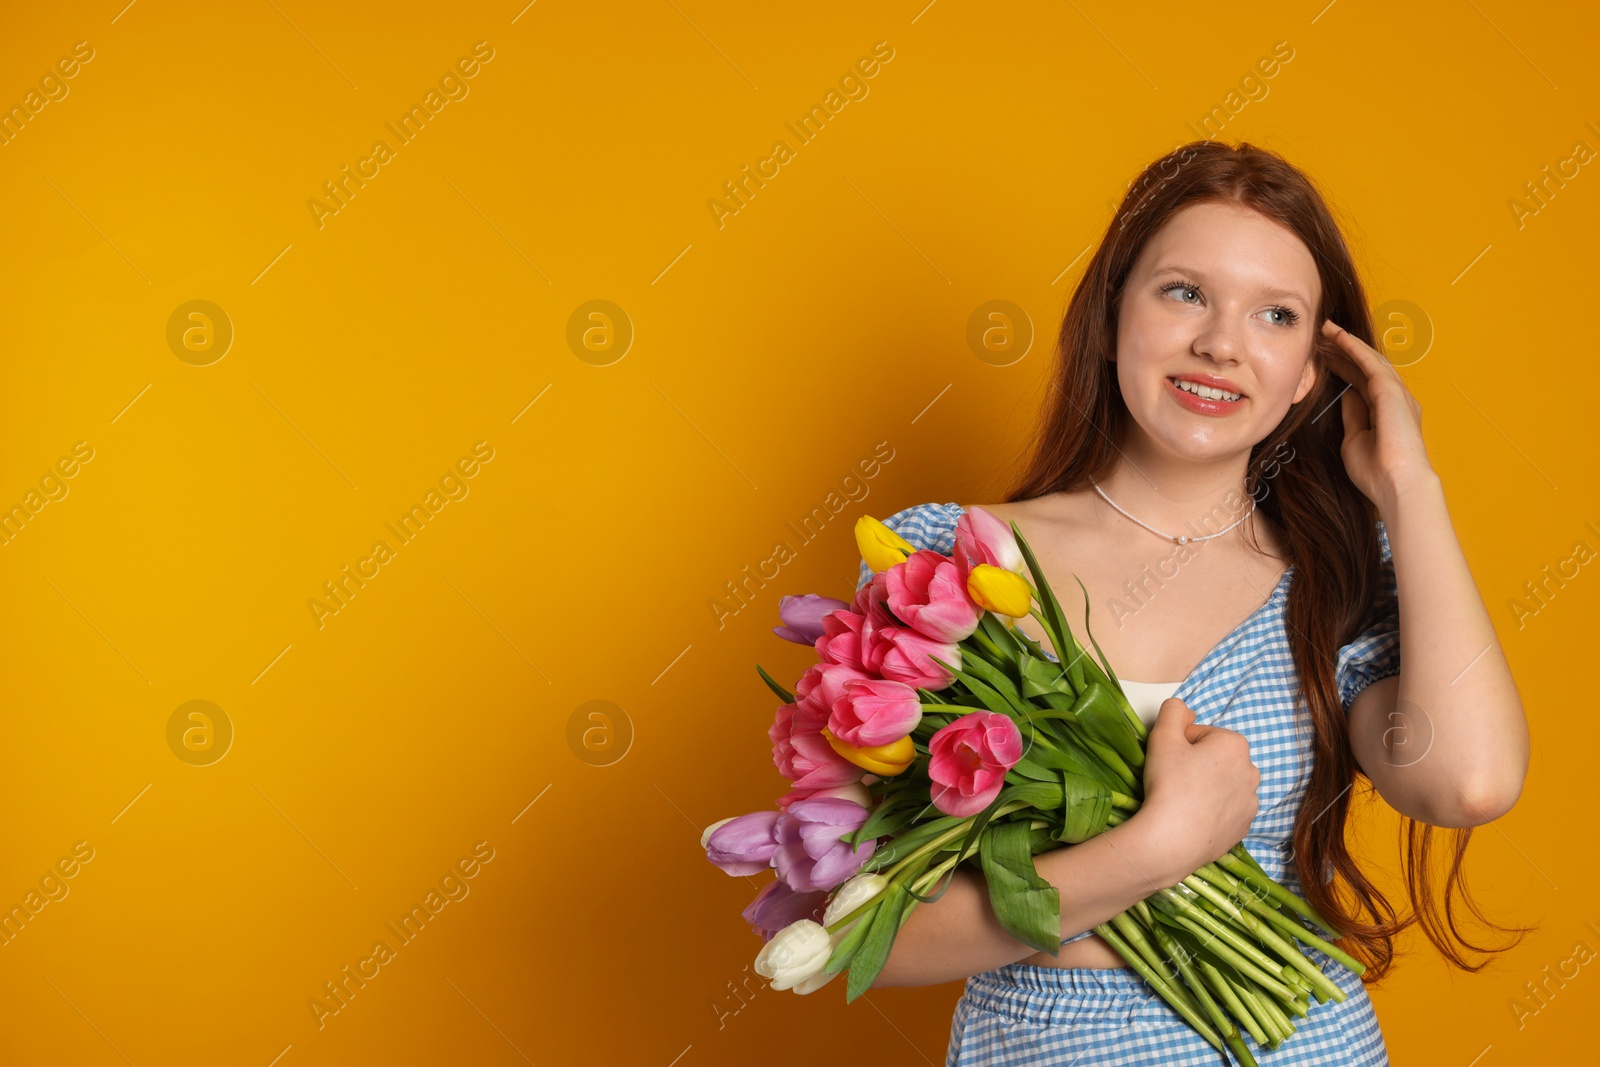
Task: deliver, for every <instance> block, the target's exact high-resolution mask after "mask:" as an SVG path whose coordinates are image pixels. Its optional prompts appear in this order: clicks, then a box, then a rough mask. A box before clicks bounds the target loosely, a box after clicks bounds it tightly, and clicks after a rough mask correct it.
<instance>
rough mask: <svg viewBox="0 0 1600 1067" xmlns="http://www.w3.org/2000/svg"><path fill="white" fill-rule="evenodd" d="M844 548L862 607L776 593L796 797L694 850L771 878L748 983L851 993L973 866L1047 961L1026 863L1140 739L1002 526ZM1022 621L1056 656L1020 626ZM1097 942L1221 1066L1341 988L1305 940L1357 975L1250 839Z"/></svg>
mask: <svg viewBox="0 0 1600 1067" xmlns="http://www.w3.org/2000/svg"><path fill="white" fill-rule="evenodd" d="M856 541H857V544H858V546H859V547H860V550H861V555H862V558H863V559H864V560H865V561H866V562H867V565H868V566H869V567H870V568H871V570H872V571H873V572H874V574H873V577H872V580H871V581H870V582H868V583H867V584H866V585H864V586H862V587H861V589H860V590H859V592H858V593H857V594H856V597H855V601H854V603H851V604H846V603H845V602H844V601H840V600H835V599H832V598H827V597H820V596H817V595H815V594H808V595H807V596H804V597H784V598H783V603H782V605H781V606H780V615H781V618H782V620H783V623H784V625H783V626H781V627H778V628H777V629H776V631H775V632H776V633H777V634H778V635H779V636H780V637H783V638H785V639H787V640H791V641H795V642H798V643H802V644H808V645H812V646H814V647H815V648H816V651H817V655H818V658H819V660H820V662H819V663H818V664H817V665H815V666H813V667H811V668H810V669H808V670H807V671H806V672H805V674H804V675H802V676H801V678H800V679H799V681H798V682H797V683H796V685H795V690H796V692H795V694H793V695H791V694H790V693H788V692H787V691H785V690H784V689H783V688H782V687H781V686H780V685H779V684H778V683H777V682H775V681H774V680H773V679H772V678H771V676H769V675H768V674H767V672H766V671H764V670H762V669H761V668H760V667H757V670H758V671H759V672H760V674H761V677H762V678H763V679H764V680H765V682H766V684H767V685H768V686H769V687H770V688H771V689H772V690H773V692H774V693H776V694H777V695H778V697H779V699H781V700H782V701H783V702H784V704H783V706H782V707H781V708H779V709H778V713H777V716H776V719H775V721H774V722H773V725H772V728H771V729H770V730H769V731H768V734H769V736H770V737H771V739H772V743H773V761H774V762H775V763H776V764H777V767H778V770H779V771H780V772H782V774H783V775H784V777H786V778H787V779H789V780H790V782H791V783H792V786H793V788H792V789H791V791H790V792H788V793H787V794H785V795H784V796H782V797H780V798H779V799H778V802H777V808H778V810H776V811H761V812H755V813H752V814H749V815H741V816H738V817H735V818H731V819H723V820H721V821H720V822H717V823H714V824H713V825H712V826H710V827H708V828H707V829H706V832H705V834H704V835H703V836H702V840H701V843H702V845H703V846H704V848H705V850H706V856H707V858H708V859H709V860H710V861H711V862H712V863H713V864H715V865H716V866H718V867H719V868H721V869H722V870H723V871H726V872H727V873H728V874H730V875H752V874H756V873H758V872H761V871H764V870H767V869H768V868H776V871H777V878H776V879H775V880H774V881H772V882H771V883H769V884H768V885H767V886H766V887H764V888H763V889H762V890H761V893H760V894H759V895H758V896H757V897H756V899H755V900H754V901H753V902H752V903H751V904H750V906H749V907H748V908H746V909H745V912H744V917H745V919H746V920H747V921H749V922H750V923H751V925H752V926H753V927H754V929H755V930H756V932H757V933H758V934H760V935H761V937H762V938H763V940H764V941H765V942H766V944H765V947H764V948H762V949H761V951H760V952H759V954H758V955H757V956H756V961H755V970H756V972H757V973H758V974H760V975H761V976H762V977H764V978H767V979H769V980H770V981H771V986H772V988H774V989H793V990H794V991H795V992H797V993H810V992H812V991H814V990H816V989H818V988H820V987H821V986H823V985H825V984H826V983H827V982H829V981H831V980H832V979H833V978H834V977H836V976H837V975H838V974H839V973H840V972H841V971H844V970H846V969H848V971H849V979H848V982H847V988H846V995H845V997H846V1002H847V1003H848V1002H850V1001H854V1000H855V999H856V998H857V997H859V996H860V995H861V994H862V993H863V992H865V991H866V990H867V989H868V988H870V987H871V985H872V983H873V980H874V979H875V978H876V977H877V975H878V973H879V972H880V971H881V970H882V968H883V965H884V962H885V960H886V959H887V958H888V955H889V950H890V948H891V946H892V945H893V943H894V938H895V935H896V934H897V933H898V931H899V929H900V927H901V925H902V924H904V923H905V921H906V919H907V918H908V917H909V915H910V913H911V911H912V909H914V908H915V907H916V906H917V904H918V903H921V902H927V901H932V900H937V899H938V897H939V896H940V895H941V894H942V893H943V887H942V886H940V887H939V888H938V889H937V890H936V889H935V887H936V886H938V884H939V882H940V880H941V879H942V878H944V876H945V875H947V874H949V873H950V872H951V871H952V870H953V869H954V868H955V866H956V865H957V864H959V863H962V862H963V861H966V862H969V863H975V864H978V865H979V866H980V868H981V870H982V872H983V875H984V878H985V881H986V882H987V884H988V889H989V900H990V904H991V906H992V908H993V910H994V913H995V916H996V918H997V919H998V920H999V921H1000V923H1001V924H1002V925H1003V926H1004V927H1005V929H1006V930H1007V931H1008V932H1009V933H1010V934H1011V935H1012V936H1013V937H1015V938H1016V939H1017V940H1019V941H1021V942H1023V943H1024V944H1028V945H1031V946H1033V947H1035V948H1037V949H1039V950H1040V951H1043V952H1049V953H1050V954H1051V955H1055V954H1057V953H1058V952H1059V951H1060V946H1061V906H1060V897H1059V895H1058V893H1057V890H1056V889H1055V887H1054V886H1053V885H1051V884H1050V883H1049V882H1047V881H1046V880H1044V879H1043V878H1041V877H1040V876H1039V874H1038V872H1037V871H1036V870H1035V867H1034V863H1033V857H1034V856H1035V855H1037V854H1038V853H1040V852H1044V851H1046V850H1048V849H1052V848H1058V847H1061V846H1062V845H1071V844H1075V843H1077V842H1080V841H1084V840H1086V839H1088V838H1090V837H1092V836H1094V835H1095V834H1098V833H1101V832H1103V831H1105V830H1106V829H1108V828H1110V827H1112V826H1116V825H1118V824H1119V823H1121V822H1123V821H1125V820H1126V819H1128V818H1129V817H1130V816H1131V815H1132V813H1133V812H1135V811H1137V810H1138V808H1139V804H1140V800H1141V797H1142V796H1143V793H1144V787H1143V780H1142V770H1143V767H1144V756H1145V744H1146V740H1147V737H1148V730H1147V729H1146V727H1145V725H1144V723H1143V722H1142V721H1141V720H1140V719H1139V717H1138V715H1137V713H1135V711H1134V710H1133V707H1132V705H1130V704H1129V703H1128V700H1127V698H1126V696H1125V695H1124V694H1123V692H1122V688H1121V686H1120V684H1119V683H1118V682H1117V679H1116V675H1115V674H1114V673H1113V672H1112V670H1111V665H1110V664H1109V663H1107V662H1105V656H1104V654H1103V653H1101V652H1100V647H1099V644H1098V643H1097V642H1095V641H1094V636H1093V634H1092V632H1089V640H1090V643H1091V644H1093V645H1094V648H1095V652H1096V653H1097V654H1099V655H1100V660H1101V662H1100V663H1096V662H1095V659H1094V658H1093V657H1091V656H1089V655H1087V653H1086V652H1085V650H1084V649H1083V648H1082V647H1081V646H1080V645H1078V643H1077V641H1076V639H1075V638H1074V637H1073V635H1072V632H1071V630H1070V629H1069V628H1068V626H1067V623H1066V617H1065V615H1064V614H1063V612H1062V608H1061V604H1060V602H1059V601H1058V600H1057V598H1056V596H1055V594H1054V593H1053V592H1052V591H1051V589H1050V586H1049V584H1048V583H1047V582H1046V581H1045V577H1044V575H1043V573H1042V572H1041V570H1040V568H1039V565H1038V561H1037V560H1036V559H1035V558H1034V555H1033V553H1032V551H1031V550H1030V549H1029V547H1028V543H1027V540H1026V539H1025V538H1024V537H1023V536H1022V535H1021V532H1020V531H1019V530H1017V528H1016V526H1015V525H1014V524H1013V525H1012V526H1010V527H1009V528H1008V527H1007V526H1006V525H1005V524H1003V523H1002V522H1001V521H1000V520H999V519H998V518H996V517H995V516H994V515H992V514H991V513H989V512H986V511H984V510H983V509H981V508H973V509H970V510H968V511H966V512H965V514H963V515H962V517H961V519H960V520H959V522H958V523H957V526H956V543H955V550H954V552H953V554H952V555H949V556H946V555H944V554H942V553H939V552H934V551H931V550H928V549H917V548H916V547H915V546H913V545H911V544H910V543H908V542H907V541H905V540H904V539H903V538H901V537H900V536H899V535H898V534H896V533H895V532H894V531H892V530H890V529H889V528H888V527H887V526H885V525H883V524H882V523H880V522H878V521H877V520H875V519H873V518H870V517H862V518H861V519H860V520H859V521H858V522H857V524H856ZM1030 577H1031V581H1030ZM1079 588H1080V589H1082V582H1081V581H1080V582H1079ZM1023 616H1031V617H1032V618H1034V619H1036V620H1038V622H1039V625H1040V626H1041V627H1043V628H1044V630H1045V632H1046V634H1047V635H1048V636H1049V638H1050V641H1051V643H1052V644H1053V645H1054V647H1055V649H1056V650H1057V652H1058V654H1059V655H1060V657H1061V659H1060V660H1054V659H1052V658H1050V657H1049V656H1048V654H1047V653H1045V651H1044V650H1043V648H1042V647H1041V646H1040V645H1039V644H1038V643H1037V642H1035V641H1034V640H1032V639H1031V638H1029V637H1028V636H1027V635H1026V634H1024V633H1023V632H1022V631H1021V630H1019V629H1018V628H1017V626H1016V620H1017V619H1019V618H1022V617H1023ZM1088 624H1089V618H1088V595H1087V591H1086V590H1085V591H1084V628H1085V631H1086V632H1088ZM1307 922H1309V923H1310V924H1311V925H1312V926H1314V927H1315V928H1316V930H1317V931H1320V934H1319V933H1317V932H1314V931H1313V930H1312V929H1309V928H1308V927H1307V925H1306V923H1307ZM1094 929H1095V932H1096V933H1097V934H1099V935H1100V936H1101V937H1102V938H1103V939H1104V940H1105V941H1106V942H1107V943H1108V944H1110V945H1111V947H1112V948H1113V949H1114V950H1115V951H1116V952H1117V953H1118V954H1119V955H1120V956H1121V957H1122V958H1123V959H1124V960H1126V961H1127V963H1128V965H1129V966H1130V967H1131V968H1133V969H1134V970H1135V971H1136V972H1137V973H1139V974H1140V975H1141V976H1142V977H1144V979H1145V980H1146V981H1147V982H1148V983H1149V984H1150V986H1151V987H1152V988H1153V989H1154V990H1155V991H1156V993H1157V994H1159V995H1160V996H1161V997H1162V998H1163V999H1164V1000H1166V1002H1167V1003H1168V1004H1170V1005H1171V1006H1172V1008H1173V1009H1174V1010H1175V1011H1177V1012H1178V1013H1179V1014H1180V1015H1181V1016H1183V1018H1184V1019H1186V1020H1187V1021H1188V1022H1189V1023H1190V1025H1192V1026H1193V1027H1194V1029H1195V1030H1196V1031H1198V1032H1199V1033H1200V1034H1201V1036H1203V1037H1204V1038H1205V1040H1206V1041H1207V1042H1209V1043H1210V1044H1211V1045H1212V1046H1213V1047H1215V1048H1216V1049H1217V1050H1218V1051H1219V1052H1222V1054H1223V1057H1224V1059H1226V1057H1227V1053H1226V1051H1224V1050H1225V1049H1231V1050H1232V1051H1233V1053H1234V1054H1235V1055H1236V1056H1237V1057H1238V1059H1239V1061H1240V1062H1241V1063H1243V1064H1249V1065H1254V1063H1255V1060H1254V1058H1253V1057H1252V1056H1251V1054H1250V1052H1249V1050H1248V1048H1247V1047H1246V1046H1245V1044H1244V1041H1243V1039H1242V1037H1241V1032H1243V1033H1248V1034H1250V1035H1251V1037H1253V1038H1254V1039H1255V1041H1256V1043H1257V1045H1259V1046H1261V1047H1263V1048H1277V1047H1278V1045H1279V1043H1281V1042H1282V1041H1283V1040H1284V1039H1286V1038H1287V1037H1289V1035H1291V1034H1292V1033H1294V1030H1295V1024H1294V1019H1295V1018H1304V1017H1305V1016H1306V1015H1307V1012H1308V1008H1309V1005H1310V1001H1311V999H1312V998H1313V997H1315V998H1316V1000H1317V1001H1318V1003H1325V1002H1326V1001H1327V1000H1328V999H1329V998H1332V999H1333V1000H1335V1001H1342V1000H1344V998H1345V993H1344V991H1343V990H1342V989H1341V988H1340V987H1339V986H1338V985H1336V984H1335V983H1334V982H1333V981H1332V980H1330V979H1329V978H1328V977H1327V976H1326V975H1324V974H1323V973H1322V971H1321V970H1320V969H1319V968H1318V967H1317V966H1316V965H1315V964H1313V963H1312V961H1311V960H1309V959H1308V958H1307V957H1306V956H1305V954H1304V952H1303V951H1302V950H1301V949H1300V947H1299V945H1298V944H1297V942H1303V943H1304V944H1306V945H1310V946H1313V947H1315V948H1316V949H1318V950H1320V951H1321V952H1323V953H1326V954H1327V955H1328V956H1329V957H1331V958H1332V959H1334V960H1336V961H1337V962H1339V963H1340V964H1342V965H1343V966H1345V967H1348V968H1350V969H1351V970H1353V971H1354V972H1356V973H1357V974H1359V973H1361V972H1362V970H1364V968H1363V966H1362V965H1361V964H1360V963H1359V962H1358V961H1356V960H1355V959H1353V958H1351V957H1350V956H1348V955H1347V954H1345V953H1344V952H1342V951H1341V950H1340V949H1338V948H1337V947H1335V946H1334V945H1333V944H1331V943H1330V942H1331V941H1333V940H1337V939H1338V938H1340V937H1342V936H1343V935H1342V934H1341V933H1340V932H1339V931H1338V930H1335V929H1334V928H1333V927H1332V926H1330V925H1329V924H1328V922H1327V921H1326V920H1325V919H1323V918H1322V916H1320V915H1319V914H1318V913H1317V912H1316V911H1315V910H1314V909H1313V908H1312V907H1311V906H1310V905H1309V904H1307V903H1306V902H1305V901H1303V900H1302V899H1300V898H1299V897H1298V896H1296V895H1295V894H1294V893H1292V892H1290V891H1289V890H1288V889H1286V888H1284V887H1283V886H1282V885H1280V884H1278V883H1277V882H1276V881H1274V880H1273V879H1272V878H1271V877H1269V876H1268V875H1267V873H1266V871H1265V870H1263V869H1262V868H1261V866H1260V865H1259V864H1257V863H1256V861H1255V860H1254V859H1253V858H1252V857H1251V856H1250V854H1249V853H1248V852H1247V851H1246V850H1245V848H1244V846H1243V844H1242V843H1241V844H1239V845H1236V846H1235V847H1234V848H1233V849H1232V850H1230V851H1229V852H1228V853H1227V854H1226V855H1223V856H1222V857H1220V858H1218V859H1217V860H1216V861H1214V862H1212V863H1208V864H1206V865H1205V866H1203V867H1201V868H1200V869H1199V870H1197V871H1195V872H1194V873H1193V874H1192V875H1190V876H1189V877H1187V878H1185V879H1184V880H1183V881H1182V882H1181V883H1180V884H1179V885H1177V886H1174V887H1172V888H1169V889H1161V890H1159V891H1157V892H1155V893H1153V894H1152V895H1151V896H1149V897H1147V898H1146V899H1144V900H1142V901H1140V902H1139V903H1137V904H1135V905H1134V906H1133V907H1132V908H1129V909H1128V910H1127V911H1124V912H1123V913H1121V914H1120V915H1117V916H1116V917H1114V918H1113V919H1111V920H1110V921H1109V922H1106V923H1102V924H1100V925H1098V926H1096V927H1095V928H1094Z"/></svg>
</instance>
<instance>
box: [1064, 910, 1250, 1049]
mask: <svg viewBox="0 0 1600 1067" xmlns="http://www.w3.org/2000/svg"><path fill="white" fill-rule="evenodd" d="M1124 914H1126V913H1124ZM1118 918H1121V916H1118ZM1114 921H1115V920H1113V922H1114ZM1094 932H1095V933H1097V934H1099V935H1100V936H1101V937H1102V938H1104V939H1105V941H1106V943H1107V944H1109V945H1110V946H1111V947H1112V948H1113V949H1115V950H1116V952H1117V955H1119V956H1121V957H1122V958H1123V959H1125V960H1127V961H1128V965H1129V966H1130V967H1132V968H1133V969H1134V970H1136V971H1138V972H1139V976H1140V977H1141V978H1143V979H1144V980H1145V981H1146V982H1149V983H1150V987H1151V988H1152V989H1154V990H1155V991H1156V992H1157V993H1158V994H1159V995H1160V996H1161V999H1162V1000H1165V1001H1166V1002H1167V1003H1168V1004H1170V1005H1172V1009H1173V1010H1174V1011H1176V1012H1177V1013H1178V1014H1179V1015H1181V1016H1183V1018H1184V1019H1185V1021H1187V1022H1188V1024H1189V1025H1190V1026H1192V1027H1194V1028H1195V1031H1196V1032H1197V1033H1198V1034H1199V1035H1200V1036H1201V1037H1203V1038H1205V1040H1206V1044H1208V1045H1210V1046H1211V1047H1212V1048H1214V1049H1216V1050H1217V1051H1218V1052H1222V1051H1223V1047H1222V1040H1221V1039H1220V1038H1219V1037H1217V1034H1216V1031H1214V1030H1212V1029H1211V1025H1210V1024H1209V1023H1207V1022H1206V1021H1205V1020H1204V1019H1203V1018H1201V1017H1200V1015H1199V1013H1198V1012H1197V1011H1196V1010H1195V1009H1194V1008H1192V1007H1191V1006H1190V1005H1189V1002H1188V999H1187V998H1186V997H1184V996H1183V995H1182V994H1181V993H1179V992H1178V991H1177V989H1176V987H1175V986H1174V984H1173V983H1172V982H1169V981H1168V980H1167V979H1166V978H1165V977H1164V976H1163V975H1162V974H1161V972H1160V971H1159V970H1157V969H1153V968H1152V967H1151V966H1150V964H1149V963H1147V962H1146V961H1145V959H1144V957H1143V956H1141V955H1139V953H1138V952H1136V951H1135V950H1134V949H1133V948H1132V947H1131V946H1130V945H1129V944H1128V943H1127V942H1126V941H1124V940H1123V939H1122V937H1121V935H1120V934H1118V933H1117V931H1116V930H1114V929H1113V928H1112V926H1111V924H1110V923H1101V924H1100V925H1099V926H1096V927H1095V928H1094Z"/></svg>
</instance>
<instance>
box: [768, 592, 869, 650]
mask: <svg viewBox="0 0 1600 1067" xmlns="http://www.w3.org/2000/svg"><path fill="white" fill-rule="evenodd" d="M849 606H850V605H849V604H847V603H845V602H844V601H843V600H835V599H834V598H833V597H831V596H818V595H817V594H816V593H807V594H806V595H804V596H786V597H782V598H781V599H779V601H778V618H780V619H782V620H783V625H782V626H774V627H773V628H772V632H773V633H775V634H777V635H778V636H779V637H781V638H783V639H784V640H785V641H793V642H794V643H795V644H797V645H815V644H816V643H817V638H819V637H821V636H822V619H823V617H824V616H826V615H827V614H828V613H830V612H834V611H838V610H839V609H840V608H848V607H849Z"/></svg>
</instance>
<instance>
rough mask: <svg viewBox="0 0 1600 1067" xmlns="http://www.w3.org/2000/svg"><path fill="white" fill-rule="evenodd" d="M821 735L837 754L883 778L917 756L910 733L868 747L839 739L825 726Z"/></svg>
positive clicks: (897, 771)
mask: <svg viewBox="0 0 1600 1067" xmlns="http://www.w3.org/2000/svg"><path fill="white" fill-rule="evenodd" d="M822 736H823V737H825V738H827V739H828V744H830V745H832V746H833V750H834V751H835V752H837V753H839V755H841V756H843V757H844V758H845V759H847V760H849V761H850V762H851V763H854V764H855V765H856V766H857V767H861V768H864V769H866V770H869V771H871V772H872V773H873V774H877V775H882V776H883V777H885V778H889V777H892V776H894V775H896V774H899V773H900V772H901V771H903V770H905V769H906V768H907V767H909V766H911V763H912V761H913V760H915V759H916V758H917V746H916V745H915V744H913V743H912V741H911V735H910V734H907V735H906V736H905V737H902V738H901V739H900V740H898V741H891V742H889V743H888V744H887V745H873V746H871V747H868V748H857V747H856V746H855V745H852V744H850V743H849V742H847V741H841V740H839V739H838V738H837V737H834V736H833V733H832V731H830V730H829V729H828V728H827V727H826V726H824V727H823V728H822Z"/></svg>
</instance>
